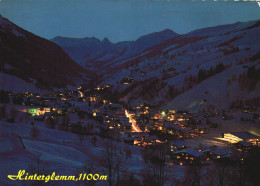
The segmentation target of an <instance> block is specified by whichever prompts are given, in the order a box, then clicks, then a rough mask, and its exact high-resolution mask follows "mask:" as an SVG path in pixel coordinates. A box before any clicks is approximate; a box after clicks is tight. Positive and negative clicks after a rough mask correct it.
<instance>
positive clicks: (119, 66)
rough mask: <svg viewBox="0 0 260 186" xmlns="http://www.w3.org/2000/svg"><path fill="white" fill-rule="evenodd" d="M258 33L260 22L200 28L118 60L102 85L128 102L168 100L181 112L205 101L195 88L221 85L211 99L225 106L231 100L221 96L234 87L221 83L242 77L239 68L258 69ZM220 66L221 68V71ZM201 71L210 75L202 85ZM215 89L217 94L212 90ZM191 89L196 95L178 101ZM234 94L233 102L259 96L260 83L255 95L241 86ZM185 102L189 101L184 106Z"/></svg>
mask: <svg viewBox="0 0 260 186" xmlns="http://www.w3.org/2000/svg"><path fill="white" fill-rule="evenodd" d="M259 32H260V24H259V21H250V22H247V23H235V24H233V25H224V26H218V27H213V28H206V29H200V30H197V31H194V32H191V33H188V34H185V35H182V36H179V37H176V38H173V39H170V40H168V41H166V42H164V43H162V44H160V45H157V46H154V47H151V48H149V50H148V51H144V52H142V53H141V54H138V55H137V56H135V57H132V58H130V59H129V60H128V61H127V60H124V61H119V62H118V63H116V64H114V67H115V69H114V70H113V71H111V72H110V73H109V74H106V75H105V76H104V77H103V79H102V80H101V81H99V84H100V85H102V84H111V85H113V86H114V87H113V91H114V93H115V94H117V97H121V100H122V101H125V102H129V103H135V102H136V103H143V102H148V103H159V104H161V105H164V104H165V103H168V102H170V103H172V104H170V103H169V104H168V105H167V106H169V105H170V106H172V107H174V105H175V104H176V107H178V108H187V107H189V108H191V107H190V105H191V104H192V103H193V102H194V101H195V102H200V101H201V99H202V97H200V96H198V97H196V96H194V97H192V96H191V94H194V95H196V93H195V92H196V91H198V93H199V92H200V88H196V87H203V86H206V84H208V85H212V84H215V85H218V84H220V85H221V86H222V85H223V86H224V85H225V86H226V88H225V89H224V87H220V88H219V90H221V91H219V94H217V95H215V96H213V97H212V99H211V100H214V99H216V100H218V99H221V100H222V101H220V103H221V104H222V105H223V106H227V105H228V102H231V100H232V99H229V100H227V101H226V100H225V99H224V98H223V96H221V95H225V96H226V95H227V92H226V90H228V89H230V86H231V85H226V83H225V84H223V83H224V82H227V81H228V78H229V74H232V72H241V73H242V71H241V69H242V70H244V71H247V69H248V68H249V67H251V66H253V65H255V67H256V69H259V57H256V59H255V60H251V58H252V56H254V55H255V54H257V53H258V52H259V51H260V36H259V34H258V33H259ZM220 66H222V67H221V70H220V71H219V69H218V68H219V67H220ZM244 66H246V69H244ZM222 68H223V69H222ZM203 70H204V71H208V72H207V73H208V74H210V75H207V77H206V80H204V79H203V81H202V82H201V80H199V79H198V77H199V72H200V71H203ZM226 71H227V72H226ZM144 72H145V73H144ZM220 72H221V73H223V75H224V76H223V77H222V76H220V75H219V74H220ZM215 76H216V77H215ZM237 76H238V75H237ZM125 77H130V78H132V79H134V83H129V84H121V81H122V79H123V78H125ZM218 78H219V79H220V81H218ZM221 78H224V79H222V80H221ZM204 81H205V82H207V83H206V84H205V82H204ZM202 83H203V86H202V85H201V84H202ZM232 86H233V85H232ZM206 87H207V86H206ZM216 87H217V86H216ZM190 89H191V90H190ZM211 89H212V91H213V87H212V88H211ZM189 90H190V91H191V92H193V93H190V94H188V92H187V94H186V96H189V97H190V99H186V100H185V96H182V97H181V98H179V97H178V95H180V96H181V95H182V94H183V93H184V92H186V91H189ZM234 90H237V91H235V92H236V94H235V95H234V96H233V97H231V98H234V99H237V97H239V98H241V97H242V98H243V99H247V98H250V97H254V96H257V95H258V94H257V93H259V80H257V86H256V87H255V90H254V91H253V93H251V94H248V92H246V91H245V90H240V89H239V88H238V86H236V87H234ZM113 91H112V92H113ZM176 96H177V97H176ZM177 98H178V99H177ZM222 98H223V99H222ZM175 99H176V101H174V100H175ZM182 99H183V100H185V101H184V102H185V103H182V101H181V100H182ZM193 99H194V100H193ZM171 100H173V101H171ZM188 100H189V101H188ZM177 102H178V104H177ZM186 102H187V103H186ZM208 103H209V104H210V102H208ZM211 103H212V102H211ZM204 106H207V104H205V105H204ZM194 108H195V107H194Z"/></svg>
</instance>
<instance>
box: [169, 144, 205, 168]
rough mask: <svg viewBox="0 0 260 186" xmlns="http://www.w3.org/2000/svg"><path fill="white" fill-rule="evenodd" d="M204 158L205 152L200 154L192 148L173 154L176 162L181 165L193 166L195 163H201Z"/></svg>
mask: <svg viewBox="0 0 260 186" xmlns="http://www.w3.org/2000/svg"><path fill="white" fill-rule="evenodd" d="M202 156H203V152H199V151H197V150H195V149H192V148H186V149H183V150H180V151H176V152H174V154H173V158H174V160H175V161H176V162H178V163H180V164H183V163H189V164H192V163H194V162H197V161H199V160H200V159H201V157H202Z"/></svg>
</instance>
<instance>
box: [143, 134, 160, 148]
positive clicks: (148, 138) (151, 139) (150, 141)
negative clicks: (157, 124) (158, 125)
mask: <svg viewBox="0 0 260 186" xmlns="http://www.w3.org/2000/svg"><path fill="white" fill-rule="evenodd" d="M156 140H159V138H158V137H157V136H155V135H152V136H145V137H144V142H146V143H147V145H150V146H151V145H153V144H154V143H156Z"/></svg>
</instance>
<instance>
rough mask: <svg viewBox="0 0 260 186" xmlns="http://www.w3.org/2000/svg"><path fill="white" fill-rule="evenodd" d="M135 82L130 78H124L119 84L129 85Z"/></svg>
mask: <svg viewBox="0 0 260 186" xmlns="http://www.w3.org/2000/svg"><path fill="white" fill-rule="evenodd" d="M134 81H135V80H134V79H133V78H131V77H124V78H123V79H122V80H121V81H120V83H121V84H129V83H133V82H134Z"/></svg>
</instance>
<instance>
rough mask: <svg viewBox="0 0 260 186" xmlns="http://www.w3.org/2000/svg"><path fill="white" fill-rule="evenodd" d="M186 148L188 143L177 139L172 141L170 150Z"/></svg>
mask: <svg viewBox="0 0 260 186" xmlns="http://www.w3.org/2000/svg"><path fill="white" fill-rule="evenodd" d="M186 148H187V143H185V142H184V141H181V140H177V141H171V142H170V151H171V152H176V151H179V150H182V149H186Z"/></svg>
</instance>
